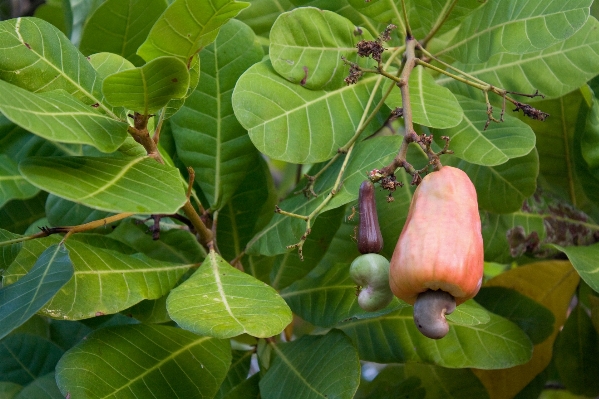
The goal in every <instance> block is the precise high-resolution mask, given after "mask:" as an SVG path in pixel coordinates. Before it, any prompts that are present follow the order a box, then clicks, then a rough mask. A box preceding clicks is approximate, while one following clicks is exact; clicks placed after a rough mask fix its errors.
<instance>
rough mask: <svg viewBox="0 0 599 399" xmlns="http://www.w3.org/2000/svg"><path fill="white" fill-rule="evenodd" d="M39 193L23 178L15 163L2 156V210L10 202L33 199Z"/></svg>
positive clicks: (0, 170) (0, 176)
mask: <svg viewBox="0 0 599 399" xmlns="http://www.w3.org/2000/svg"><path fill="white" fill-rule="evenodd" d="M38 192H39V190H38V189H37V188H36V187H34V186H32V185H31V184H29V182H27V180H25V178H24V177H23V176H21V174H20V173H19V168H18V166H17V164H16V163H15V161H13V160H12V159H10V158H9V157H8V156H6V155H3V154H0V208H2V207H3V206H4V205H5V204H6V203H7V202H8V201H10V200H13V199H27V198H31V197H33V196H35V194H37V193H38Z"/></svg>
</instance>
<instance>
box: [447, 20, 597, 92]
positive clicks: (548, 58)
mask: <svg viewBox="0 0 599 399" xmlns="http://www.w3.org/2000/svg"><path fill="white" fill-rule="evenodd" d="M598 28H599V21H597V20H596V19H595V18H589V19H588V20H587V22H586V24H585V25H584V26H583V27H582V28H581V29H580V30H579V31H578V32H576V33H575V34H574V35H572V36H571V37H570V38H568V39H567V40H564V41H563V42H561V43H558V44H555V45H553V46H551V47H548V48H546V49H544V50H542V51H538V52H533V53H527V54H506V53H501V54H495V55H493V56H491V58H489V60H488V61H487V62H485V63H484V64H462V63H456V64H455V65H454V66H455V67H456V68H458V69H459V70H461V71H464V72H467V73H468V74H470V75H471V76H474V77H476V78H478V79H480V80H482V81H484V82H487V83H489V84H492V85H494V86H496V87H502V88H505V89H508V90H512V91H517V92H520V93H530V94H532V93H534V92H535V90H538V91H539V92H540V93H542V94H543V95H545V96H546V97H548V98H557V97H561V96H563V95H565V94H567V93H569V92H571V91H573V90H576V89H577V88H579V87H580V86H582V85H583V84H585V83H586V82H587V81H589V80H590V79H591V78H592V77H594V76H596V75H597V74H599V29H598ZM574 70H575V71H576V73H570V71H574ZM556 76H559V77H560V78H559V79H555V77H556ZM438 82H439V84H443V85H448V87H450V88H451V90H453V91H454V92H456V93H464V95H467V96H469V97H471V98H479V99H481V100H483V99H484V96H483V93H482V92H481V91H480V90H479V89H475V88H473V87H472V86H468V85H465V84H463V83H460V82H457V81H455V80H454V79H452V78H449V77H444V78H442V79H439V80H438Z"/></svg>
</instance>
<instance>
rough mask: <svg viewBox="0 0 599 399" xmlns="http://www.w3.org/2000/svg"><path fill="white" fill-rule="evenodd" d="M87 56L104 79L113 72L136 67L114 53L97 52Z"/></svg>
mask: <svg viewBox="0 0 599 399" xmlns="http://www.w3.org/2000/svg"><path fill="white" fill-rule="evenodd" d="M87 58H88V59H89V63H90V64H92V66H93V67H94V69H95V70H96V72H97V73H98V75H99V76H100V77H101V78H102V79H104V78H105V77H106V76H108V75H112V74H113V73H117V72H121V71H126V70H127V69H133V68H135V65H133V64H132V63H131V62H129V61H127V60H126V59H125V58H123V57H121V56H120V55H117V54H113V53H96V54H92V55H90V56H88V57H87Z"/></svg>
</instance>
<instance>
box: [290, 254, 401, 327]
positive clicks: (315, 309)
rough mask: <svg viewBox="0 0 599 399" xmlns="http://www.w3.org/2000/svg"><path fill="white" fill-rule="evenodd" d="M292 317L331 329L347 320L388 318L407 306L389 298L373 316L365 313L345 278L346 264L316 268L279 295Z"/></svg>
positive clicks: (354, 291)
mask: <svg viewBox="0 0 599 399" xmlns="http://www.w3.org/2000/svg"><path fill="white" fill-rule="evenodd" d="M281 296H282V297H283V299H285V300H286V301H287V303H288V304H289V307H290V308H291V310H293V312H294V313H295V314H297V315H298V316H300V317H301V318H302V319H304V320H306V321H307V322H309V323H311V324H314V325H316V326H319V327H327V328H328V327H333V326H335V325H337V324H339V323H342V322H344V321H348V320H361V319H369V318H373V317H378V316H381V315H385V314H388V313H390V312H392V311H395V310H397V309H401V308H402V307H406V306H407V305H406V304H405V303H404V302H402V301H399V300H398V299H397V298H393V301H392V302H391V304H389V305H388V306H387V307H386V308H385V309H382V310H380V311H377V312H367V311H365V310H362V308H360V306H359V305H358V297H357V296H356V283H355V282H354V281H353V280H352V278H351V277H350V276H349V264H347V263H337V264H335V265H334V266H333V267H328V265H323V266H318V267H317V268H316V269H314V270H313V271H312V272H310V274H308V275H307V276H306V277H304V278H303V279H301V280H297V281H296V282H295V283H293V284H291V285H290V286H289V287H287V288H285V289H284V290H283V291H281Z"/></svg>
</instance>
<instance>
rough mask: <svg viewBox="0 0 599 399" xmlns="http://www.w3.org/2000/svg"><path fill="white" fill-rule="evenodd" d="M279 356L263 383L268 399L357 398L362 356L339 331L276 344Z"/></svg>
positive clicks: (274, 349) (261, 390)
mask: <svg viewBox="0 0 599 399" xmlns="http://www.w3.org/2000/svg"><path fill="white" fill-rule="evenodd" d="M272 348H273V354H275V355H276V357H275V359H274V361H273V363H272V364H271V366H270V368H269V369H268V371H267V372H266V374H265V375H264V377H262V379H261V380H260V393H261V395H262V397H263V398H265V399H286V398H289V395H290V392H293V397H297V398H302V399H321V398H327V397H328V398H339V399H351V398H353V396H354V394H355V392H356V390H357V389H358V384H359V383H360V360H359V359H358V353H357V352H356V349H355V348H354V347H353V345H352V343H351V341H350V340H349V339H348V338H347V336H346V335H345V334H343V333H342V332H340V331H338V330H333V331H330V332H329V333H328V334H326V335H324V336H304V337H302V338H300V339H298V340H296V341H293V342H290V343H287V344H279V345H272Z"/></svg>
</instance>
